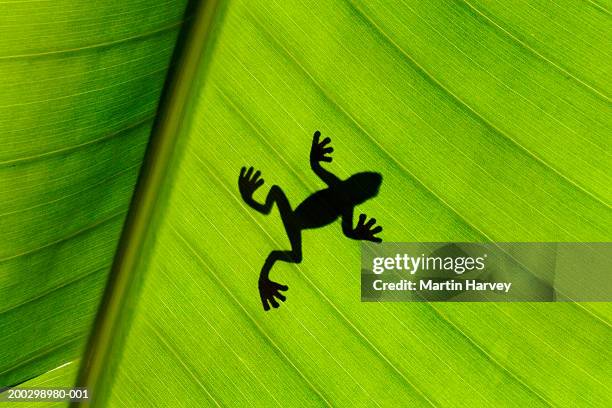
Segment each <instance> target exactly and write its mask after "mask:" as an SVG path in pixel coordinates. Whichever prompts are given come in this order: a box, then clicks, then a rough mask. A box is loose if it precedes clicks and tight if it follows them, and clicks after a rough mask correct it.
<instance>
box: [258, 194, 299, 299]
mask: <svg viewBox="0 0 612 408" xmlns="http://www.w3.org/2000/svg"><path fill="white" fill-rule="evenodd" d="M266 202H270V203H272V202H275V203H276V206H277V207H278V211H279V213H280V216H281V220H282V221H283V225H284V226H285V231H286V232H287V238H289V243H290V244H291V250H288V251H287V250H285V251H280V250H275V251H272V252H270V254H269V255H268V257H267V258H266V261H265V262H264V265H263V267H262V268H261V272H260V274H259V292H260V295H261V300H262V303H263V307H264V309H265V310H269V309H270V306H269V305H268V302H270V304H271V305H272V307H275V308H277V307H278V306H279V305H278V302H277V301H276V299H274V298H275V297H276V298H278V299H280V300H282V301H283V302H284V301H285V299H286V298H285V296H284V295H283V294H281V293H280V292H279V290H282V291H286V290H287V289H289V288H288V287H287V286H285V285H281V284H278V283H276V282H272V281H270V279H269V274H270V270H271V269H272V266H273V265H274V263H275V262H276V261H283V262H290V263H300V262H302V231H301V228H300V225H299V223H298V220H297V218H296V216H295V214H294V212H293V210H292V209H291V205H290V204H289V200H288V199H287V196H285V193H284V192H283V190H281V189H280V187H278V186H273V187H272V188H271V189H270V193H269V194H268V197H267V199H266Z"/></svg>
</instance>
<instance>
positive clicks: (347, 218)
mask: <svg viewBox="0 0 612 408" xmlns="http://www.w3.org/2000/svg"><path fill="white" fill-rule="evenodd" d="M366 219H367V216H366V215H365V214H360V215H359V220H358V221H357V225H356V226H355V228H353V208H351V209H350V210H347V211H346V212H345V213H344V214H342V232H343V233H344V235H345V236H346V237H348V238H351V239H356V240H360V241H372V242H382V238H380V237H377V236H376V234H378V233H379V232H381V231H382V230H383V228H382V227H381V226H380V225H376V218H370V220H369V221H368V222H366Z"/></svg>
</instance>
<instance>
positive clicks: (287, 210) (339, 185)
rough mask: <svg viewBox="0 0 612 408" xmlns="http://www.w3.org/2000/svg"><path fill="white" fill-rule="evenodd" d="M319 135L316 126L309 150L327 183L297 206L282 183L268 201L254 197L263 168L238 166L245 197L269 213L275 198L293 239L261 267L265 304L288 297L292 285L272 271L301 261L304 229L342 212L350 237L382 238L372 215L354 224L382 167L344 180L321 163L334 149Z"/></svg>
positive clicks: (375, 191)
mask: <svg viewBox="0 0 612 408" xmlns="http://www.w3.org/2000/svg"><path fill="white" fill-rule="evenodd" d="M319 136H320V133H319V132H318V131H317V132H315V134H314V138H313V142H312V148H311V150H310V166H311V168H312V170H313V171H314V172H315V173H316V174H317V175H318V176H319V177H320V178H321V179H322V180H323V181H324V182H325V183H326V184H327V188H325V189H323V190H319V191H316V192H315V193H313V194H311V195H310V196H309V197H308V198H306V199H305V200H304V201H302V203H300V204H299V205H298V206H297V207H296V208H295V210H292V209H291V205H290V204H289V200H288V199H287V197H286V196H285V193H284V192H283V190H282V189H281V188H280V187H278V186H272V188H270V192H269V193H268V196H267V197H266V201H265V203H264V204H261V203H258V202H256V201H255V200H254V199H253V193H254V192H255V190H257V189H258V188H259V187H261V186H262V185H263V182H264V181H263V179H260V178H259V177H260V175H261V173H260V172H259V171H256V172H255V173H253V168H252V167H251V168H249V169H248V170H247V169H246V168H244V167H243V168H242V170H241V172H240V177H239V179H238V186H239V189H240V193H241V195H242V198H243V199H244V201H245V202H246V203H247V204H248V205H249V206H251V207H252V208H254V209H255V210H257V211H259V212H261V213H263V214H269V213H270V211H271V210H272V206H273V204H274V203H276V205H277V207H278V210H279V212H280V215H281V219H282V221H283V225H284V226H285V230H286V232H287V236H288V238H289V242H290V243H291V250H290V251H272V252H271V253H270V255H268V257H267V258H266V261H265V263H264V266H263V267H262V269H261V272H260V275H259V294H260V296H261V301H262V304H263V307H264V310H269V309H270V305H269V304H268V302H269V303H270V304H271V305H272V306H273V307H275V308H277V307H278V306H279V304H278V302H277V301H276V299H275V297H276V298H278V299H280V300H282V301H285V296H284V295H283V294H281V293H280V291H286V290H287V289H289V288H288V287H287V286H285V285H281V284H279V283H276V282H273V281H271V280H270V279H269V273H270V269H271V268H272V265H274V262H276V261H277V260H281V261H285V262H293V263H299V262H301V261H302V235H301V232H302V230H306V229H313V228H320V227H323V226H326V225H329V224H331V223H332V222H334V221H335V220H337V219H338V218H342V231H343V232H344V235H346V236H347V237H349V238H352V239H359V240H369V241H373V242H381V241H382V240H381V239H380V238H378V237H376V236H375V235H376V234H378V233H379V232H380V231H382V227H380V226H376V227H375V226H374V225H375V223H376V219H374V218H372V219H370V220H369V221H368V222H367V223H366V222H365V221H366V216H365V215H364V214H361V215H360V217H359V221H358V223H357V226H356V227H355V228H353V211H354V208H355V206H356V205H358V204H361V203H363V202H364V201H366V200H368V199H370V198H372V197H374V196H376V195H377V194H378V189H379V187H380V184H381V182H382V176H381V175H380V174H378V173H372V172H364V173H357V174H354V175H352V176H351V177H349V178H348V179H346V180H340V179H339V178H338V177H336V176H335V175H334V174H332V173H330V172H328V171H327V170H325V169H323V168H322V167H321V164H320V162H321V161H325V162H331V161H332V159H331V157H328V156H326V154H328V153H331V152H332V151H333V149H332V148H331V147H326V145H327V144H328V143H330V142H331V140H330V139H329V138H326V139H325V140H323V141H322V142H319Z"/></svg>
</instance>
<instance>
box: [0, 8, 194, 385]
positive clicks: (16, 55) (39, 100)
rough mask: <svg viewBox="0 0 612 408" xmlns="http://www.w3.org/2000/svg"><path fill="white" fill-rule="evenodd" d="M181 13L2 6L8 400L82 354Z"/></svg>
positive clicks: (0, 259)
mask: <svg viewBox="0 0 612 408" xmlns="http://www.w3.org/2000/svg"><path fill="white" fill-rule="evenodd" d="M184 8H185V1H182V0H177V1H148V0H147V1H144V0H134V1H125V2H124V1H121V2H116V1H97V2H91V1H81V0H78V1H72V0H71V1H64V0H61V1H17V2H15V1H9V2H1V3H0V16H1V17H0V78H1V79H0V243H1V245H0V384H1V385H2V386H3V387H4V386H9V385H13V384H17V383H21V382H22V381H25V380H27V379H30V378H33V377H35V376H37V375H40V374H42V373H45V372H47V371H49V370H51V369H54V368H56V367H58V366H60V365H62V364H65V363H66V362H67V361H71V360H74V359H75V358H78V357H79V356H80V355H81V353H82V349H83V344H84V341H85V340H86V338H87V335H88V333H89V330H90V327H91V322H92V319H93V316H94V314H95V312H96V309H97V307H98V303H99V300H100V295H101V292H102V290H103V288H104V284H105V282H106V277H107V272H108V269H109V266H110V264H111V262H112V259H113V255H114V251H115V247H116V245H117V240H118V237H119V233H120V229H121V225H122V223H123V220H124V217H125V213H126V212H127V208H128V203H129V200H130V196H131V193H132V190H133V187H134V183H135V179H136V176H137V174H138V169H139V167H140V163H141V161H142V157H143V153H144V149H145V147H146V144H147V141H148V137H149V133H150V128H151V123H152V120H153V117H154V116H155V110H156V107H157V103H158V100H159V95H160V92H161V89H162V86H163V83H164V79H165V76H166V71H167V69H168V65H169V61H170V56H171V55H172V52H173V49H174V45H175V42H176V37H177V33H178V30H179V28H180V25H181V24H182V20H183V13H184ZM72 383H73V376H72V377H70V378H69V379H66V383H64V386H70V385H72Z"/></svg>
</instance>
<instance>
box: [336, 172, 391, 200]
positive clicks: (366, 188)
mask: <svg viewBox="0 0 612 408" xmlns="http://www.w3.org/2000/svg"><path fill="white" fill-rule="evenodd" d="M381 183H382V175H381V174H379V173H374V172H371V171H366V172H363V173H357V174H353V175H352V176H351V177H349V178H348V179H346V180H345V181H344V188H345V189H346V190H345V193H346V194H347V195H348V196H349V197H350V198H351V201H352V202H353V203H354V204H361V203H363V202H364V201H366V200H369V199H370V198H372V197H375V196H376V195H378V190H379V189H380V184H381Z"/></svg>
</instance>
